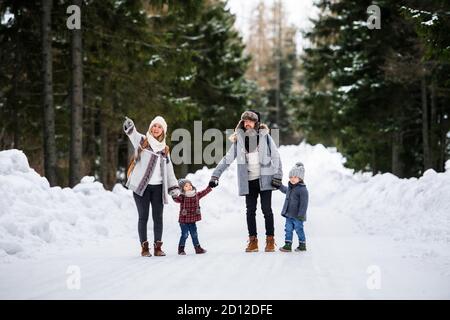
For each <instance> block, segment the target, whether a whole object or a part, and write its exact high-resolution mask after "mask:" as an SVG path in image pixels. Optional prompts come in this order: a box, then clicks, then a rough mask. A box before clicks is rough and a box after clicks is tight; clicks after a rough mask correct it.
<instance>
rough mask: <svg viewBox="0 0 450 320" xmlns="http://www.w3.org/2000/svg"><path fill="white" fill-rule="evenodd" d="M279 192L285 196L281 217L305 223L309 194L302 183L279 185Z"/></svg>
mask: <svg viewBox="0 0 450 320" xmlns="http://www.w3.org/2000/svg"><path fill="white" fill-rule="evenodd" d="M280 191H281V192H283V193H284V194H285V195H286V199H285V200H284V204H283V209H282V210H281V215H282V216H283V217H285V218H294V219H300V220H301V221H306V211H307V210H308V200H309V194H308V189H307V188H306V186H305V185H304V184H303V183H297V184H295V185H293V184H291V183H290V182H289V184H288V186H287V187H286V186H285V185H281V187H280Z"/></svg>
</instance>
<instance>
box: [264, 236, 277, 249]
mask: <svg viewBox="0 0 450 320" xmlns="http://www.w3.org/2000/svg"><path fill="white" fill-rule="evenodd" d="M264 251H266V252H275V238H274V237H273V236H267V238H266V248H265V250H264Z"/></svg>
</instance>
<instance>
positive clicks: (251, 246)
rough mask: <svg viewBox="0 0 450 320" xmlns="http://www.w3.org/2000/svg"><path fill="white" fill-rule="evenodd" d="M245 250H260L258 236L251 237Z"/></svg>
mask: <svg viewBox="0 0 450 320" xmlns="http://www.w3.org/2000/svg"><path fill="white" fill-rule="evenodd" d="M245 252H258V238H256V237H255V236H251V237H250V238H249V240H248V245H247V248H246V249H245Z"/></svg>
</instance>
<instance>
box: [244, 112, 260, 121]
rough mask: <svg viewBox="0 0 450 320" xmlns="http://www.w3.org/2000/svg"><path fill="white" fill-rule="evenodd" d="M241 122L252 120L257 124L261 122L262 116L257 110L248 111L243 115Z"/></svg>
mask: <svg viewBox="0 0 450 320" xmlns="http://www.w3.org/2000/svg"><path fill="white" fill-rule="evenodd" d="M241 120H252V121H255V122H260V121H261V114H260V113H259V112H258V111H255V110H247V111H244V112H243V113H242V114H241Z"/></svg>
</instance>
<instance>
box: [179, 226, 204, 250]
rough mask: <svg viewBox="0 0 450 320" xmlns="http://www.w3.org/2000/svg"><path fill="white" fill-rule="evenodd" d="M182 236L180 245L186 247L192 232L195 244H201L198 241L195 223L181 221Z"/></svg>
mask: <svg viewBox="0 0 450 320" xmlns="http://www.w3.org/2000/svg"><path fill="white" fill-rule="evenodd" d="M180 228H181V237H180V242H179V243H178V246H180V247H184V246H185V245H186V240H187V238H188V237H189V233H190V234H191V238H192V243H193V244H194V246H198V245H200V243H199V242H198V234H197V225H196V224H195V223H180Z"/></svg>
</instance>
